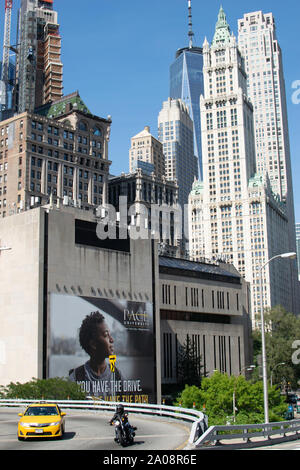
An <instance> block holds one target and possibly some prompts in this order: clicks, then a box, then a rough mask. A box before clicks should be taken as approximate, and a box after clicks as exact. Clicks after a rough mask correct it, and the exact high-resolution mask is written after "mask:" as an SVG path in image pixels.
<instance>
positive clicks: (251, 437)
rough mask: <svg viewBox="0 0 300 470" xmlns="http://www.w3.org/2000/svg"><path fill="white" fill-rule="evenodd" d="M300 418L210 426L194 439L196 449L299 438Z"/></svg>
mask: <svg viewBox="0 0 300 470" xmlns="http://www.w3.org/2000/svg"><path fill="white" fill-rule="evenodd" d="M299 432H300V420H299V419H295V420H291V421H279V422H278V423H269V424H247V425H235V426H211V427H210V428H208V429H207V430H206V431H205V432H204V433H202V434H201V436H199V438H198V439H195V441H194V442H193V447H194V448H197V449H216V447H218V446H220V447H219V448H222V449H224V448H226V446H227V447H230V448H234V447H236V448H242V447H261V446H269V445H272V444H274V443H275V442H276V443H278V442H285V441H291V440H296V439H299V437H300V434H299Z"/></svg>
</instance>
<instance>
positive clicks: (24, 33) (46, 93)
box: [0, 0, 63, 118]
mask: <svg viewBox="0 0 300 470" xmlns="http://www.w3.org/2000/svg"><path fill="white" fill-rule="evenodd" d="M12 8H13V0H5V28H4V42H3V66H2V75H1V86H0V96H1V107H2V111H3V117H4V118H7V117H8V116H9V115H13V114H15V113H23V112H24V111H31V112H32V111H34V109H35V108H37V107H39V106H42V105H44V104H46V103H49V102H53V101H56V100H58V99H60V98H61V97H62V96H63V65H62V62H61V37H60V33H59V24H58V15H57V12H56V11H54V10H53V0H21V4H20V8H19V11H18V24H17V40H16V46H12V45H11V39H10V36H11V34H10V32H11V12H12ZM10 52H13V53H15V55H16V59H15V80H14V83H13V99H12V103H11V104H10V103H9V100H8V97H7V90H8V89H9V85H10V86H11V85H12V84H11V78H10V77H9V74H8V70H9V68H8V67H9V54H10Z"/></svg>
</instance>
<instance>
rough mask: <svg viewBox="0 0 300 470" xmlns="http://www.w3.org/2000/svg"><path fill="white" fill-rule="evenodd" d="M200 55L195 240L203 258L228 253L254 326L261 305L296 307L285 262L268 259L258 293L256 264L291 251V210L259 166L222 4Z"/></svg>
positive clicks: (243, 80)
mask: <svg viewBox="0 0 300 470" xmlns="http://www.w3.org/2000/svg"><path fill="white" fill-rule="evenodd" d="M203 56H204V69H203V73H204V88H205V92H204V96H202V97H201V101H200V107H201V121H202V123H203V124H202V142H203V169H204V181H203V186H202V187H199V188H198V191H197V194H195V195H194V199H195V198H196V199H197V198H198V199H199V200H200V201H201V200H202V204H203V208H202V213H201V214H200V221H199V223H198V224H197V226H200V228H199V227H198V229H199V230H200V235H199V239H200V240H202V242H201V243H203V245H202V246H204V253H203V256H204V257H206V258H215V259H220V258H221V259H227V261H229V262H231V263H233V265H234V266H235V267H236V269H238V271H239V272H240V274H241V275H242V276H243V277H244V278H245V279H246V280H247V281H248V282H249V283H250V285H251V305H252V321H253V326H254V327H258V326H259V322H260V308H261V304H263V305H264V306H274V305H277V304H281V305H283V306H285V307H286V308H287V309H288V310H289V311H294V310H293V300H294V296H295V292H294V290H293V283H292V282H291V281H292V279H291V269H290V268H291V266H290V264H289V263H290V261H287V262H286V264H284V263H282V262H281V261H278V264H277V263H274V264H273V265H272V264H271V265H269V266H268V267H267V268H266V269H265V270H264V272H263V286H262V292H261V286H260V267H261V266H262V265H263V264H264V263H265V262H266V261H267V260H268V259H270V258H271V257H272V256H274V255H276V254H278V253H284V252H287V251H289V249H288V248H289V240H288V236H287V223H288V217H287V211H286V206H285V204H283V203H282V202H281V201H280V200H279V198H278V197H277V195H275V194H274V193H273V191H272V187H271V184H270V181H269V179H268V176H267V175H261V174H258V173H257V172H256V155H255V140H254V125H253V106H252V103H251V101H250V100H249V98H248V96H247V74H246V71H245V66H244V58H243V56H242V55H241V53H240V51H239V48H238V46H237V42H236V39H235V37H234V36H233V34H231V31H230V27H229V25H228V23H227V20H226V15H225V12H224V10H223V9H222V8H221V9H220V12H219V16H218V22H217V25H216V31H215V35H214V38H213V41H212V44H211V45H209V43H208V41H207V40H205V42H204V45H203ZM194 216H195V217H196V216H197V215H196V214H195V215H194ZM201 218H202V221H201ZM193 238H194V239H196V237H193ZM192 256H193V254H192Z"/></svg>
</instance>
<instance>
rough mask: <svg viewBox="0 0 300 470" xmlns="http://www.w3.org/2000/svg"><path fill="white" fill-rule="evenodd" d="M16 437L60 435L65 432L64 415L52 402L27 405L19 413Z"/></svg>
mask: <svg viewBox="0 0 300 470" xmlns="http://www.w3.org/2000/svg"><path fill="white" fill-rule="evenodd" d="M19 416H20V420H19V422H18V439H19V440H23V439H27V438H32V437H33V438H35V437H62V436H63V435H64V432H65V416H66V413H63V412H62V411H61V410H60V408H59V406H58V405H56V404H54V403H35V404H32V405H29V406H28V407H27V408H26V410H25V412H24V413H19Z"/></svg>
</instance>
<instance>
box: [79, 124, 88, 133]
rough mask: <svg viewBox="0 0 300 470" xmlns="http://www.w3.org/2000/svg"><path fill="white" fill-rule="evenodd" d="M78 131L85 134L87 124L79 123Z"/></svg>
mask: <svg viewBox="0 0 300 470" xmlns="http://www.w3.org/2000/svg"><path fill="white" fill-rule="evenodd" d="M78 129H79V130H80V131H84V132H87V130H88V127H87V124H86V123H85V122H84V121H79V124H78Z"/></svg>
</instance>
